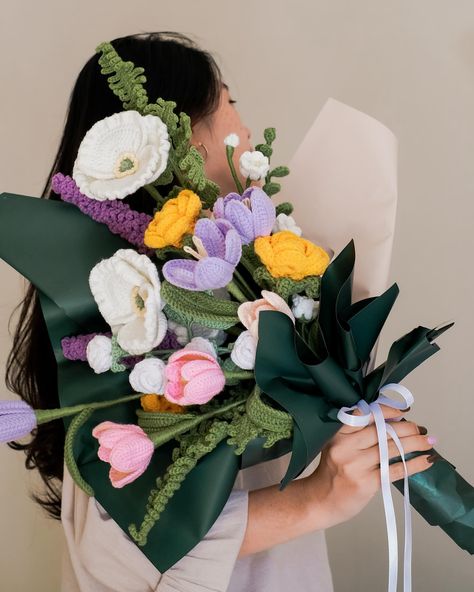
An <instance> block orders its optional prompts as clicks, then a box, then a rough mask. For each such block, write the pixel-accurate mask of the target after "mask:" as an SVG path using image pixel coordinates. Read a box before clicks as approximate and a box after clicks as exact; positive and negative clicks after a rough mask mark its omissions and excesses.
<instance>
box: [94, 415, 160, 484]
mask: <svg viewBox="0 0 474 592" xmlns="http://www.w3.org/2000/svg"><path fill="white" fill-rule="evenodd" d="M92 435H93V436H94V438H97V439H98V440H99V444H100V446H99V451H98V456H99V458H100V460H103V461H104V462H108V463H110V472H109V477H110V481H111V482H112V485H113V486H114V487H116V488H120V487H123V486H124V485H127V484H128V483H131V482H132V481H135V479H137V478H138V477H140V475H141V474H142V473H144V472H145V470H146V468H147V467H148V465H149V464H150V460H151V457H152V456H153V452H154V450H155V447H154V444H153V442H152V441H151V440H150V438H149V437H148V436H147V435H146V434H145V432H144V431H143V430H142V428H141V427H140V426H137V425H135V424H121V423H114V422H112V421H103V422H102V423H99V424H98V425H97V426H96V427H95V428H94V429H93V430H92Z"/></svg>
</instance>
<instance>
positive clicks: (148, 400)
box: [140, 394, 184, 413]
mask: <svg viewBox="0 0 474 592" xmlns="http://www.w3.org/2000/svg"><path fill="white" fill-rule="evenodd" d="M140 403H141V404H142V407H143V410H144V411H151V412H155V413H157V412H160V413H163V412H166V411H168V412H170V413H184V407H181V405H177V404H176V403H172V402H171V401H168V399H166V398H165V397H164V396H163V395H154V394H150V395H143V397H140Z"/></svg>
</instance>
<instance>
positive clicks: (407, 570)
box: [386, 423, 412, 592]
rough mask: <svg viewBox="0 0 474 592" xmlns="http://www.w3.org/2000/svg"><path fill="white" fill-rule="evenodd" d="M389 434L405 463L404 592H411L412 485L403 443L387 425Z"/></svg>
mask: <svg viewBox="0 0 474 592" xmlns="http://www.w3.org/2000/svg"><path fill="white" fill-rule="evenodd" d="M386 428H387V432H388V433H389V434H390V436H391V437H392V439H393V441H394V442H395V444H396V446H397V448H398V451H399V453H400V458H401V459H402V462H403V468H404V469H405V475H404V477H403V497H404V502H403V505H404V512H405V546H404V552H403V590H404V592H411V582H412V578H411V562H412V523H411V507H410V484H409V481H408V469H407V465H406V462H405V455H404V451H403V446H402V443H401V442H400V439H399V437H398V436H397V433H396V432H395V430H394V429H393V428H392V426H391V425H390V424H389V423H387V424H386Z"/></svg>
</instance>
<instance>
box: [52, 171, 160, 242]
mask: <svg viewBox="0 0 474 592" xmlns="http://www.w3.org/2000/svg"><path fill="white" fill-rule="evenodd" d="M51 187H52V189H53V191H54V192H55V193H57V194H58V195H60V196H61V199H62V200H63V201H66V202H68V203H71V204H74V205H75V206H77V207H78V208H79V209H80V210H81V212H82V213H84V214H86V215H87V216H89V217H90V218H92V219H93V220H95V221H96V222H100V223H101V224H105V225H106V226H107V227H108V228H109V230H110V232H113V233H114V234H118V235H119V236H121V237H122V238H124V239H125V240H126V241H128V242H129V243H130V244H131V245H134V246H135V247H137V250H138V251H139V252H140V253H146V254H150V253H152V252H153V251H152V250H151V249H148V248H147V247H146V246H145V244H144V242H143V237H144V235H145V230H146V228H147V226H148V224H149V223H150V222H151V220H152V218H151V216H149V215H148V214H145V213H143V212H136V211H134V210H132V209H131V208H130V206H129V205H128V204H126V203H124V202H123V201H122V200H120V199H114V200H106V201H98V200H96V199H91V198H90V197H87V196H86V195H84V194H83V193H81V192H80V191H79V187H78V186H77V185H76V182H75V181H74V179H72V178H71V177H69V175H63V174H62V173H56V175H54V177H53V179H52V182H51Z"/></svg>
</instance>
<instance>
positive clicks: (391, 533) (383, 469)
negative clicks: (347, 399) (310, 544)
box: [337, 383, 414, 592]
mask: <svg viewBox="0 0 474 592" xmlns="http://www.w3.org/2000/svg"><path fill="white" fill-rule="evenodd" d="M387 391H395V392H397V393H398V394H399V395H401V396H402V398H403V399H404V402H400V401H397V400H396V399H392V398H391V397H386V396H385V395H384V393H385V392H387ZM413 401H414V397H413V395H412V393H411V392H410V391H409V390H408V389H407V388H406V387H404V386H402V385H401V384H395V383H390V384H386V385H385V386H383V387H382V388H381V389H380V390H379V396H378V398H377V399H376V400H375V401H373V402H372V403H370V404H369V403H367V401H364V399H361V400H360V401H358V402H357V404H356V405H353V406H352V407H341V409H340V410H339V412H338V414H337V418H338V419H339V421H341V422H342V423H345V424H346V425H349V426H353V427H364V426H367V425H368V424H369V423H370V417H371V416H372V415H373V416H374V422H375V427H376V429H377V437H378V446H379V452H380V480H381V486H382V496H383V504H384V509H385V520H386V524H387V538H388V552H389V576H388V592H396V590H397V574H398V538H397V523H396V520H395V510H394V507H393V499H392V494H391V489H390V473H389V458H388V443H387V434H390V436H391V437H392V439H393V441H394V442H395V445H396V446H397V448H398V451H399V452H400V457H401V459H402V462H403V468H404V473H405V474H404V478H403V479H404V483H403V486H404V511H405V547H404V565H403V590H404V592H411V556H412V527H411V511H410V496H409V484H408V471H407V466H406V463H405V455H404V451H403V446H402V443H401V442H400V439H399V438H398V436H397V434H396V432H395V430H394V429H393V427H392V426H391V425H390V424H389V423H388V421H386V420H385V418H384V415H383V412H382V410H381V408H380V405H387V406H389V407H395V408H396V409H407V408H408V407H410V405H412V403H413ZM354 409H359V410H360V412H361V415H351V414H349V413H347V412H348V411H352V410H354ZM400 420H401V417H399V418H393V419H392V420H390V421H400Z"/></svg>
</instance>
